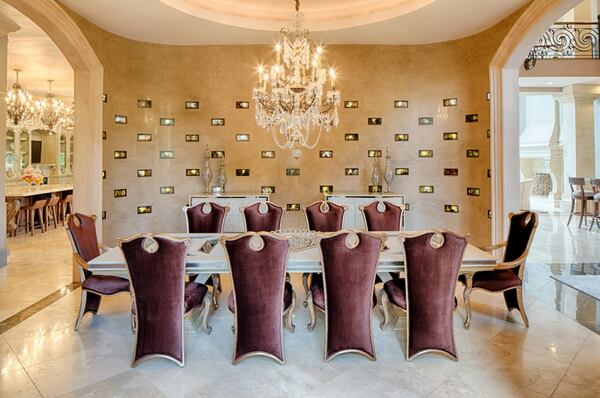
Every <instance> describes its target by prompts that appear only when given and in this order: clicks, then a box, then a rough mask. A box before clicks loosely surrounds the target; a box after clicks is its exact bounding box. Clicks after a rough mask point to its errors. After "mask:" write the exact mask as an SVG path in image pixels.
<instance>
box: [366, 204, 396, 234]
mask: <svg viewBox="0 0 600 398" xmlns="http://www.w3.org/2000/svg"><path fill="white" fill-rule="evenodd" d="M359 208H360V211H361V213H362V215H363V219H364V220H365V225H366V226H367V231H400V229H401V226H402V212H403V211H402V207H400V206H396V205H395V204H393V203H390V202H387V201H374V202H371V203H369V204H368V205H366V206H359Z"/></svg>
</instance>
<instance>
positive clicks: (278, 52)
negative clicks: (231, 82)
mask: <svg viewBox="0 0 600 398" xmlns="http://www.w3.org/2000/svg"><path fill="white" fill-rule="evenodd" d="M295 2H296V11H295V13H294V21H295V22H294V27H295V30H294V31H293V32H290V31H288V30H287V28H282V29H281V41H280V42H278V43H277V44H276V45H275V61H274V63H273V65H271V66H270V67H269V66H263V65H260V66H259V67H258V84H257V85H256V87H255V88H254V90H253V91H252V99H253V100H254V102H255V108H256V122H257V124H258V125H259V126H261V127H263V128H266V129H268V130H269V131H271V133H272V134H273V138H274V140H275V143H276V144H277V146H278V147H279V148H281V149H291V150H292V155H293V156H294V158H298V157H300V155H301V154H302V152H301V149H300V148H302V147H305V148H308V149H313V148H314V147H315V146H316V145H317V143H318V142H319V138H320V137H321V131H322V130H325V131H326V132H327V131H329V130H330V129H331V126H334V127H337V125H338V122H339V117H338V110H337V108H338V105H339V103H340V92H339V90H337V89H336V86H335V84H336V79H335V70H334V69H333V68H329V73H328V72H327V69H326V68H323V67H322V65H321V63H322V57H323V47H322V46H320V45H319V46H315V45H314V43H313V42H312V41H311V40H310V38H309V37H308V36H309V32H308V30H307V29H304V30H301V25H302V18H303V14H302V13H301V12H300V1H299V0H295ZM328 86H329V87H330V88H329V89H327V87H328ZM277 126H278V127H279V128H278V129H277V128H276V127H277ZM315 135H316V137H315ZM311 136H312V137H311Z"/></svg>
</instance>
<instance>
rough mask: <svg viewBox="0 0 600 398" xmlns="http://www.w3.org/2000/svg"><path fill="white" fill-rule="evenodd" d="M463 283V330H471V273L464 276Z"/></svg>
mask: <svg viewBox="0 0 600 398" xmlns="http://www.w3.org/2000/svg"><path fill="white" fill-rule="evenodd" d="M465 281H466V284H465V290H464V291H463V299H464V301H465V310H466V312H467V319H465V330H469V329H470V328H471V292H472V290H473V273H471V272H467V273H466V274H465Z"/></svg>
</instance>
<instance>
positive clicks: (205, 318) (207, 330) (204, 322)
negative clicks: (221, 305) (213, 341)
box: [200, 296, 212, 334]
mask: <svg viewBox="0 0 600 398" xmlns="http://www.w3.org/2000/svg"><path fill="white" fill-rule="evenodd" d="M210 305H211V299H210V298H209V297H208V296H204V304H203V306H202V313H201V314H200V316H201V317H202V329H204V333H206V334H210V332H212V326H210V325H209V324H208V313H209V312H210Z"/></svg>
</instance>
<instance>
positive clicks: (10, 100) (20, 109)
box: [6, 69, 35, 126]
mask: <svg viewBox="0 0 600 398" xmlns="http://www.w3.org/2000/svg"><path fill="white" fill-rule="evenodd" d="M13 70H14V71H15V73H16V75H17V77H16V81H15V83H14V84H13V85H12V88H11V89H10V90H9V91H8V93H7V94H6V114H7V116H8V118H9V119H10V121H11V122H12V124H14V125H15V126H17V125H18V124H19V122H21V121H24V120H27V119H30V118H31V117H32V116H33V114H34V112H35V108H34V106H33V99H32V97H31V94H30V93H29V92H28V91H27V90H25V89H24V88H23V87H21V84H20V83H19V72H21V69H13Z"/></svg>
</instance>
